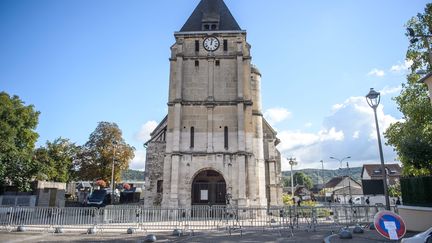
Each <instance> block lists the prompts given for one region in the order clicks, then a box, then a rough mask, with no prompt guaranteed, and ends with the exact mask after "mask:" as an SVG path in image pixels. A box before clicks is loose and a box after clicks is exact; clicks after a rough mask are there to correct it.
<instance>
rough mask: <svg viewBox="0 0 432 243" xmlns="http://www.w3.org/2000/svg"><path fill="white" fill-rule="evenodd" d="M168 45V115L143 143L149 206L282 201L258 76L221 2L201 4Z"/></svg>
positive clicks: (278, 165)
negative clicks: (145, 149) (169, 54)
mask: <svg viewBox="0 0 432 243" xmlns="http://www.w3.org/2000/svg"><path fill="white" fill-rule="evenodd" d="M174 37H175V44H174V45H172V46H171V57H170V80H169V95H168V115H167V116H166V117H165V118H164V119H163V121H162V122H161V123H160V124H159V125H158V127H157V128H156V129H155V130H154V131H153V132H152V133H151V138H150V140H149V141H148V142H147V143H146V144H145V146H146V148H147V155H146V168H145V171H146V178H145V183H146V190H145V199H144V204H145V205H146V206H149V207H150V206H163V207H189V206H191V205H225V204H227V203H229V204H231V205H237V206H258V207H263V206H277V205H281V204H282V187H281V183H282V182H281V158H280V153H279V151H278V150H277V149H276V145H277V144H278V143H279V140H278V138H277V137H276V132H275V131H274V130H273V129H272V127H271V126H270V125H269V124H268V123H267V122H266V120H265V119H264V117H263V114H262V106H261V73H260V71H259V70H258V69H257V68H256V67H255V66H254V65H252V63H251V60H252V58H251V52H250V51H251V46H250V45H249V44H248V43H247V40H246V31H244V30H242V29H241V28H240V27H239V25H238V23H237V22H236V20H235V19H234V17H233V16H232V14H231V12H230V11H229V9H228V7H227V6H226V5H225V3H224V2H223V0H201V2H200V3H199V5H198V6H197V7H196V9H195V10H194V12H193V13H192V15H191V16H190V17H189V19H188V20H187V21H186V23H185V24H184V26H183V27H182V28H181V30H180V31H178V32H175V34H174Z"/></svg>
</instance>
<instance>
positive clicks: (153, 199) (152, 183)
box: [144, 141, 166, 207]
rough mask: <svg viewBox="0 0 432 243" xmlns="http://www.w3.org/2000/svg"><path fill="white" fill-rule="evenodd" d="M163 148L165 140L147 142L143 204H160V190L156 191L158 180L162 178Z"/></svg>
mask: <svg viewBox="0 0 432 243" xmlns="http://www.w3.org/2000/svg"><path fill="white" fill-rule="evenodd" d="M165 148H166V142H165V141H152V142H149V143H148V144H147V154H146V166H145V171H146V178H145V192H144V205H145V206H149V207H151V206H160V205H161V202H162V192H158V191H157V183H158V181H160V180H163V164H164V157H165ZM162 190H163V188H162Z"/></svg>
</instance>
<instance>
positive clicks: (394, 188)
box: [388, 182, 402, 197]
mask: <svg viewBox="0 0 432 243" xmlns="http://www.w3.org/2000/svg"><path fill="white" fill-rule="evenodd" d="M388 192H389V196H390V197H400V196H401V195H402V193H401V186H400V183H399V182H396V183H395V184H393V185H391V186H389V187H388Z"/></svg>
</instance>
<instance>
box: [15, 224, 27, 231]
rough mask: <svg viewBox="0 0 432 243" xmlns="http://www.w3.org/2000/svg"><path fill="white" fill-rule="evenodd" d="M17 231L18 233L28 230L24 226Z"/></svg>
mask: <svg viewBox="0 0 432 243" xmlns="http://www.w3.org/2000/svg"><path fill="white" fill-rule="evenodd" d="M17 231H18V232H26V231H27V229H26V227H24V226H23V225H20V226H18V227H17Z"/></svg>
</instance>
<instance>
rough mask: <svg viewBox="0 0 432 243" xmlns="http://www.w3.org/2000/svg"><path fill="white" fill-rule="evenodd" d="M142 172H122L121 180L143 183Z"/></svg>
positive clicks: (143, 174)
mask: <svg viewBox="0 0 432 243" xmlns="http://www.w3.org/2000/svg"><path fill="white" fill-rule="evenodd" d="M144 176H145V173H144V171H138V170H130V169H129V170H125V171H123V172H122V175H121V178H122V180H123V181H144Z"/></svg>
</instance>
